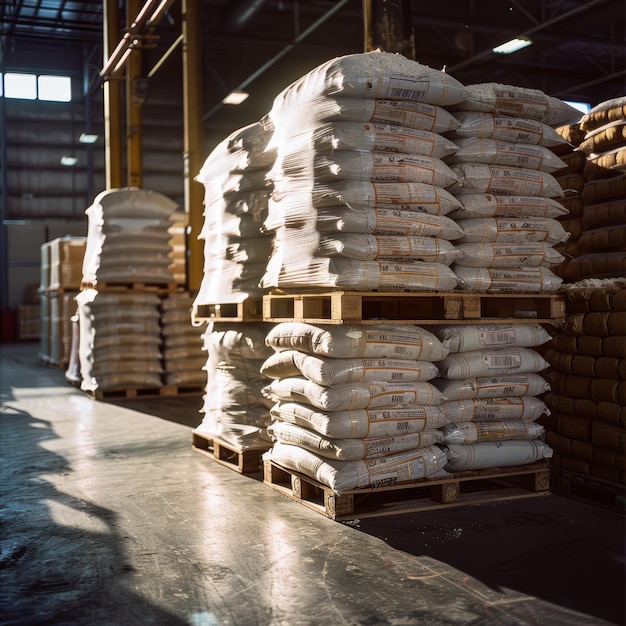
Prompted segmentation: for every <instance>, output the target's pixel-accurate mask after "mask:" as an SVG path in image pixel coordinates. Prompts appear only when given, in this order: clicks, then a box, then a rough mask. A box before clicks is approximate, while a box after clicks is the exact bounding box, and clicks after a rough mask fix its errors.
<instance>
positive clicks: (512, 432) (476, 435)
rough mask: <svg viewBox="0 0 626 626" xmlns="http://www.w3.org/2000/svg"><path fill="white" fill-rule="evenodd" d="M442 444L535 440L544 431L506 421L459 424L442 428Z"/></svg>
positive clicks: (531, 423) (517, 422) (531, 424)
mask: <svg viewBox="0 0 626 626" xmlns="http://www.w3.org/2000/svg"><path fill="white" fill-rule="evenodd" d="M442 432H443V443H444V444H448V445H449V444H451V443H475V442H477V441H502V440H509V441H510V440H514V439H526V440H531V439H537V438H539V437H541V436H542V435H543V434H544V432H545V430H544V428H543V426H541V425H540V424H536V423H535V422H522V421H521V420H506V421H493V422H459V423H453V424H448V425H447V426H444V427H443V428H442Z"/></svg>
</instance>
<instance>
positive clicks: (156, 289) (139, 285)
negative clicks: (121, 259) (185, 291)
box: [80, 281, 178, 294]
mask: <svg viewBox="0 0 626 626" xmlns="http://www.w3.org/2000/svg"><path fill="white" fill-rule="evenodd" d="M80 288H81V290H84V289H96V290H97V291H99V292H105V291H106V292H109V293H130V292H135V291H136V292H141V293H145V292H149V293H156V294H168V293H174V292H175V291H178V285H177V284H176V283H174V282H171V283H151V282H141V281H137V282H130V281H129V282H109V283H105V282H100V281H98V282H97V283H81V286H80Z"/></svg>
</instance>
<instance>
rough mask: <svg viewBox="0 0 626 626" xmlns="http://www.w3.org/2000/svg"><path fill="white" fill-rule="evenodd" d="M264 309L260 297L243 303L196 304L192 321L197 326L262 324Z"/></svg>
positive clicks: (251, 298) (192, 312)
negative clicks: (243, 323)
mask: <svg viewBox="0 0 626 626" xmlns="http://www.w3.org/2000/svg"><path fill="white" fill-rule="evenodd" d="M262 307H263V301H262V299H261V298H260V297H258V298H257V297H250V298H246V299H245V300H244V301H243V302H231V303H222V304H194V306H193V308H192V311H191V320H192V323H193V324H194V325H195V326H199V325H200V324H203V323H205V322H260V321H262V319H263V313H262Z"/></svg>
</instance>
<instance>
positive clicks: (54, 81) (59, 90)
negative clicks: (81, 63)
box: [37, 76, 72, 102]
mask: <svg viewBox="0 0 626 626" xmlns="http://www.w3.org/2000/svg"><path fill="white" fill-rule="evenodd" d="M37 86H38V88H39V99H40V100H53V101H54V102H70V101H71V100H72V81H71V80H70V77H69V76H39V77H38V78H37Z"/></svg>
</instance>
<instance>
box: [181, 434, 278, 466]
mask: <svg viewBox="0 0 626 626" xmlns="http://www.w3.org/2000/svg"><path fill="white" fill-rule="evenodd" d="M192 447H193V449H194V450H195V451H196V452H199V453H201V454H204V455H205V456H208V457H209V458H211V459H213V460H215V461H217V462H218V463H220V464H221V465H224V466H225V467H228V468H230V469H232V470H234V471H236V472H238V473H240V474H255V473H258V472H260V471H261V457H262V456H263V454H264V453H265V452H267V450H269V449H270V448H271V444H270V443H269V442H268V444H267V446H263V447H255V448H248V449H246V450H239V449H237V447H236V446H233V445H231V444H229V443H227V442H225V441H222V440H220V439H218V438H216V437H211V436H210V435H207V434H206V433H203V432H200V431H199V430H197V429H196V430H193V431H192Z"/></svg>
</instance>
